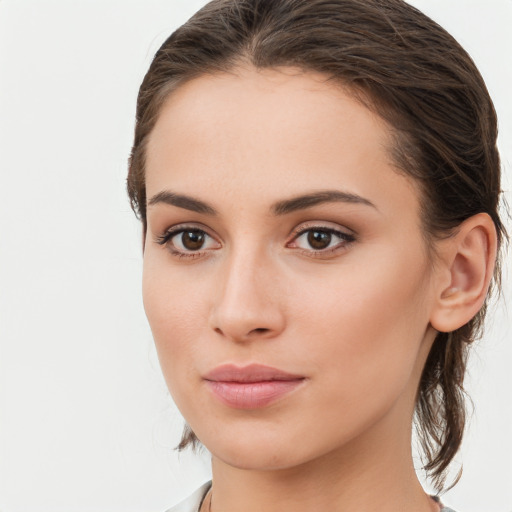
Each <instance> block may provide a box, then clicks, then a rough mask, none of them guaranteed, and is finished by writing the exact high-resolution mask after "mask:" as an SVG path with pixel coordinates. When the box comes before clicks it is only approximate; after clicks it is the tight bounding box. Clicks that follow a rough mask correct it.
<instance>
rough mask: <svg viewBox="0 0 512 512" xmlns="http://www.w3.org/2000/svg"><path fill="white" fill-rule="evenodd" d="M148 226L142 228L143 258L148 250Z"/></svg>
mask: <svg viewBox="0 0 512 512" xmlns="http://www.w3.org/2000/svg"><path fill="white" fill-rule="evenodd" d="M146 232H147V228H146V226H144V225H143V226H142V256H144V250H145V249H146Z"/></svg>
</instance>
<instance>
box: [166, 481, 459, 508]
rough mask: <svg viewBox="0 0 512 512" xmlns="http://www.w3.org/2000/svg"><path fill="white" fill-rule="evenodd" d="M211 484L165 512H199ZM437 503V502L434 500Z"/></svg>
mask: <svg viewBox="0 0 512 512" xmlns="http://www.w3.org/2000/svg"><path fill="white" fill-rule="evenodd" d="M211 485H212V483H211V481H210V482H206V483H204V484H203V485H202V486H201V487H199V489H197V491H195V492H194V494H192V495H191V496H189V497H188V498H187V499H186V500H185V501H182V502H181V503H178V504H177V505H176V506H174V507H172V508H170V509H169V510H167V511H166V512H199V507H200V506H201V503H202V501H203V499H204V497H205V496H206V493H207V492H208V490H209V489H210V487H211ZM436 501H437V500H436ZM441 512H455V511H454V510H452V509H451V508H448V507H443V508H442V509H441Z"/></svg>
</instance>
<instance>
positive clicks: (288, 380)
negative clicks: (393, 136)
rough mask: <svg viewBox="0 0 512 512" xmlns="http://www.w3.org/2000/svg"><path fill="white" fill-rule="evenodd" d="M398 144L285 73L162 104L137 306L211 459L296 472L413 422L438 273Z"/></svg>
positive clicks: (231, 79)
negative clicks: (398, 161)
mask: <svg viewBox="0 0 512 512" xmlns="http://www.w3.org/2000/svg"><path fill="white" fill-rule="evenodd" d="M389 144H390V136H389V131H388V128H387V126H386V125H385V124H384V122H383V121H382V120H380V119H379V118H378V117H377V116H375V115H374V114H372V113H371V112H370V111H369V110H367V109H366V108H365V107H363V106H362V105H361V104H360V103H358V102H357V101H355V100H354V99H353V98H352V97H350V95H348V94H346V93H345V92H344V91H343V90H342V89H341V88H339V87H336V86H334V85H332V84H327V83H325V82H324V81H323V77H322V76H321V75H315V74H308V73H301V72H298V71H297V70H293V69H280V70H265V71H256V70H254V69H240V70H237V71H236V72H234V73H230V74H222V75H220V74H219V75H216V76H205V77H201V78H198V79H195V80H193V81H191V82H189V83H187V84H185V85H183V86H181V87H180V88H179V89H178V90H176V91H175V92H173V93H172V94H171V96H170V97H169V99H168V100H167V102H166V104H165V105H164V107H163V108H162V111H161V114H160V117H159V120H158V122H157V124H156V126H155V128H154V131H153V133H152V135H151V137H150V141H149V144H148V147H147V167H146V170H147V197H148V217H147V220H148V228H147V233H146V238H145V253H144V278H143V294H144V304H145V309H146V313H147V317H148V319H149V323H150V325H151V329H152V332H153V335H154V339H155V343H156V347H157V351H158V354H159V359H160V363H161V366H162V370H163V373H164V376H165V378H166V381H167V384H168V387H169V390H170V392H171V394H172V396H173V398H174V400H175V402H176V404H177V406H178V407H179V409H180V410H181V412H182V414H183V415H184V417H185V419H186V420H187V422H188V423H189V424H190V426H191V428H192V429H193V430H194V432H195V433H196V434H197V436H198V437H199V439H200V440H201V441H202V442H203V443H204V444H205V445H206V447H207V448H208V449H209V450H210V451H211V452H212V454H213V456H214V457H216V458H217V459H220V460H222V461H224V462H225V463H227V464H230V465H232V466H236V467H244V468H259V469H268V468H286V467H292V466H296V465H298V464H303V463H306V462H308V461H312V460H315V459H317V458H318V457H322V456H325V455H327V454H329V453H342V452H343V451H344V450H345V451H346V450H348V449H349V447H351V446H352V447H353V446H355V445H356V444H357V443H358V442H360V445H361V446H362V445H365V446H371V442H372V441H371V439H374V440H375V439H382V436H383V435H387V436H391V437H392V436H397V435H401V434H404V435H405V434H406V433H408V432H409V429H410V422H411V416H412V411H413V406H414V399H415V393H416V389H417V385H418V381H419V378H420V373H421V369H422V367H423V365H424V362H425V358H426V356H427V353H428V350H429V348H430V345H431V343H432V341H433V337H434V335H433V332H432V329H431V328H430V327H429V311H430V308H431V303H432V285H431V282H432V272H434V270H433V269H432V265H431V262H430V261H429V258H428V257H427V252H426V249H425V244H424V238H423V235H422V229H421V222H420V217H419V196H418V193H417V191H416V189H415V187H414V185H413V184H412V183H411V182H410V180H408V179H407V178H406V177H404V176H403V174H399V173H398V172H397V170H396V169H395V168H394V167H393V163H392V161H391V159H390V156H389ZM363 441H364V443H363ZM256 447H257V448H256Z"/></svg>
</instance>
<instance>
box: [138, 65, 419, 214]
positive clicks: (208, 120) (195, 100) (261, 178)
mask: <svg viewBox="0 0 512 512" xmlns="http://www.w3.org/2000/svg"><path fill="white" fill-rule="evenodd" d="M391 140H392V138H391V135H390V130H389V128H388V126H387V125H386V123H385V122H384V121H383V120H382V119H381V118H380V117H378V116H377V115H375V114H374V113H373V112H371V111H370V110H368V109H367V108H366V107H365V106H363V105H362V104H361V103H360V102H358V101H356V100H355V99H354V97H353V95H351V94H349V93H348V92H347V91H346V90H344V89H343V88H342V87H340V86H339V85H336V84H334V83H331V82H328V81H327V79H326V77H325V76H324V75H321V74H315V73H309V72H303V71H300V70H298V69H294V68H282V69H278V70H276V69H266V70H256V69H254V68H243V69H238V70H235V71H234V72H232V73H225V74H216V75H205V76H202V77H199V78H196V79H194V80H192V81H190V82H188V83H186V84H184V85H182V86H180V87H179V88H178V89H177V90H176V91H174V92H173V93H172V94H171V95H170V96H169V98H168V99H167V101H166V102H165V104H164V105H163V107H162V109H161V112H160V115H159V119H158V121H157V123H156V125H155V128H154V130H153V132H152V134H151V137H150V140H149V143H148V146H147V154H146V156H147V159H146V172H147V190H148V197H151V195H152V194H154V193H157V192H160V191H161V190H163V189H165V188H171V189H179V191H180V192H182V193H187V194H191V195H198V194H199V195H201V194H205V195H208V196H211V194H212V193H213V191H215V193H216V194H217V197H219V199H220V200H224V199H226V200H228V201H233V200H238V199H242V200H243V198H244V197H249V196H252V195H254V194H255V193H258V192H259V193H260V199H261V201H267V202H268V203H271V202H274V201H277V200H279V199H282V198H283V195H288V196H293V195H298V194H301V193H303V192H304V191H310V190H315V189H316V190H318V189H326V188H342V189H348V190H349V191H350V192H352V193H355V194H359V195H363V196H368V195H370V196H378V195H379V194H380V195H382V193H383V191H385V192H386V193H388V194H391V192H393V190H394V193H393V195H394V196H396V197H395V198H394V199H395V200H396V201H398V202H402V203H403V204H402V206H403V207H404V208H408V209H411V208H413V209H417V202H416V199H417V198H416V193H415V191H414V187H412V184H411V183H410V180H409V179H406V178H404V176H403V175H402V174H399V173H397V172H396V169H395V167H394V164H393V162H392V159H391V157H390V151H389V150H388V148H389V147H390V144H391ZM219 183H222V184H223V187H219V186H218V185H219ZM404 191H405V192H406V194H405V195H404ZM409 199H412V200H411V201H407V200H409ZM370 200H372V199H371V198H370ZM372 202H375V201H373V200H372ZM406 203H407V204H406Z"/></svg>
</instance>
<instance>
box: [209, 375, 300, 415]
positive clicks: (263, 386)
mask: <svg viewBox="0 0 512 512" xmlns="http://www.w3.org/2000/svg"><path fill="white" fill-rule="evenodd" d="M303 382H304V379H295V380H270V381H262V382H226V381H220V382H219V381H212V380H208V381H206V383H207V384H208V387H209V388H210V390H211V391H212V392H213V394H214V395H215V396H216V397H217V398H218V399H220V401H221V402H223V403H224V404H226V405H228V406H230V407H234V408H236V409H258V408H261V407H265V406H267V405H270V404H271V403H273V402H276V401H277V400H279V399H280V398H281V397H283V396H284V395H287V394H288V393H291V392H292V391H294V390H295V389H297V388H298V387H299V386H300V385H301V384H302V383H303Z"/></svg>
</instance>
